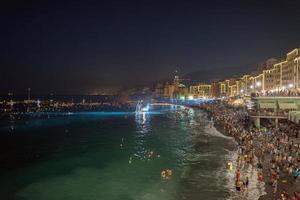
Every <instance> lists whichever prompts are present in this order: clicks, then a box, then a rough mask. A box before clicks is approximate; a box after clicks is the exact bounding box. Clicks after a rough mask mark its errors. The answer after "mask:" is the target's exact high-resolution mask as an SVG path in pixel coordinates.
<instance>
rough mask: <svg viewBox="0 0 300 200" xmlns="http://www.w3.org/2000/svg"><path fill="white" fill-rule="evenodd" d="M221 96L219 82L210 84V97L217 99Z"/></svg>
mask: <svg viewBox="0 0 300 200" xmlns="http://www.w3.org/2000/svg"><path fill="white" fill-rule="evenodd" d="M220 95H221V86H220V82H213V83H212V84H211V96H212V97H219V96H220Z"/></svg>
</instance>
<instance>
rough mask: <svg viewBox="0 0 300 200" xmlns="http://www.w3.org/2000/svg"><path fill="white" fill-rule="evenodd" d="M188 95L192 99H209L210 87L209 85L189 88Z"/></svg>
mask: <svg viewBox="0 0 300 200" xmlns="http://www.w3.org/2000/svg"><path fill="white" fill-rule="evenodd" d="M190 94H191V95H193V96H194V97H210V96H211V85H210V84H199V85H193V86H190Z"/></svg>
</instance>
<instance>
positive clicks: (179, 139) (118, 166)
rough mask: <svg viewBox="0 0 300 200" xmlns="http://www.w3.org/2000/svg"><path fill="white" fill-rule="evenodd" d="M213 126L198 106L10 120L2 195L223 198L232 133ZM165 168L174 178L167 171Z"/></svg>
mask: <svg viewBox="0 0 300 200" xmlns="http://www.w3.org/2000/svg"><path fill="white" fill-rule="evenodd" d="M45 115H47V114H45ZM207 126H208V122H207V120H206V117H205V116H204V114H203V113H202V112H201V111H195V110H192V109H190V110H189V111H187V110H162V111H155V112H150V113H146V114H139V115H135V114H133V113H126V112H119V113H118V112H114V113H110V112H106V113H97V112H85V113H71V114H70V113H68V114H56V115H51V116H48V115H47V116H46V117H40V118H34V119H30V120H26V121H25V120H24V121H21V120H20V121H18V122H15V123H14V124H13V127H14V129H13V130H10V129H9V127H11V126H10V125H8V126H3V127H2V128H1V129H0V140H1V142H0V143H1V148H0V149H1V154H0V159H1V160H0V161H1V165H0V166H1V172H0V194H1V199H22V200H23V199H24V200H69V199H70V200H77V199H78V200H81V199H82V200H95V199H103V200H117V199H118V200H119V199H121V200H123V199H124V200H127V199H128V200H148V199H149V200H150V199H153V200H175V199H191V200H193V199H224V198H226V197H228V196H229V195H230V194H229V190H228V188H227V187H226V185H227V182H228V180H227V179H226V173H227V172H226V167H225V166H226V162H227V160H228V157H229V156H230V153H231V150H232V146H233V141H232V140H230V139H228V138H226V137H224V136H222V135H221V134H215V133H213V132H210V130H209V128H207ZM166 168H169V169H172V170H173V176H172V178H171V179H170V180H162V179H161V177H160V173H161V171H162V170H163V169H166Z"/></svg>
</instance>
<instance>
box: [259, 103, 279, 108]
mask: <svg viewBox="0 0 300 200" xmlns="http://www.w3.org/2000/svg"><path fill="white" fill-rule="evenodd" d="M259 107H260V108H272V109H275V108H276V104H275V103H274V102H260V103H259Z"/></svg>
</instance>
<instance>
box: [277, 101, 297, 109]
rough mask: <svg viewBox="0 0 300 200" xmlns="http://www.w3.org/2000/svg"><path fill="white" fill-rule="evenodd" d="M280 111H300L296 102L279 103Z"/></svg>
mask: <svg viewBox="0 0 300 200" xmlns="http://www.w3.org/2000/svg"><path fill="white" fill-rule="evenodd" d="M278 104H279V108H280V109H298V106H297V105H296V104H295V103H294V102H279V103H278Z"/></svg>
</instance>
